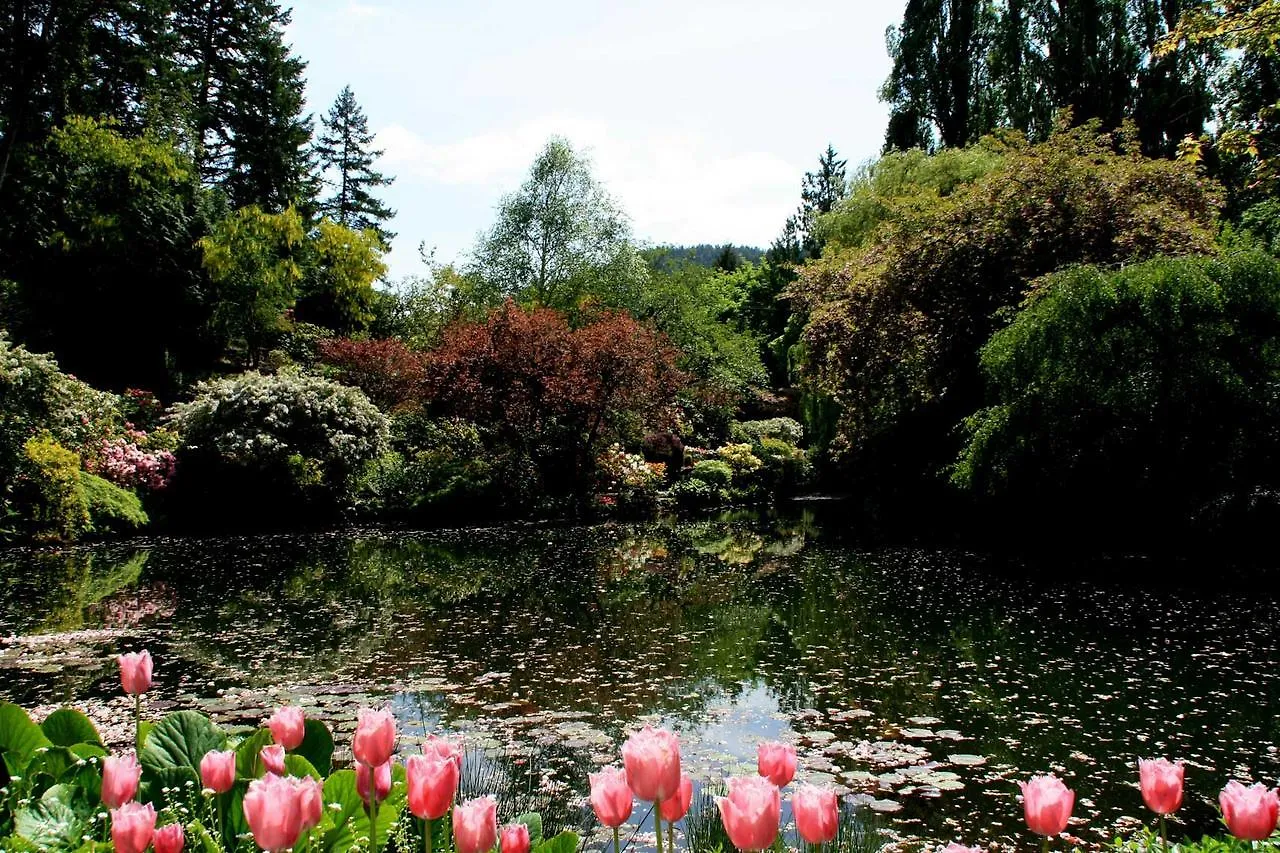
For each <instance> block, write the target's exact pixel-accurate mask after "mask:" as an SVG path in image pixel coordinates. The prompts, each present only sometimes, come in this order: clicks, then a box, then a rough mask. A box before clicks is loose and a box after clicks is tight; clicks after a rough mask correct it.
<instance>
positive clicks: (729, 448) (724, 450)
mask: <svg viewBox="0 0 1280 853" xmlns="http://www.w3.org/2000/svg"><path fill="white" fill-rule="evenodd" d="M716 456H717V457H719V459H720V461H721V462H724V463H725V464H726V465H728V466H729V468H730V469H732V471H733V478H734V479H735V480H741V479H745V478H747V477H749V476H751V475H752V474H754V473H755V472H756V471H759V470H760V466H761V464H762V463H761V462H760V458H759V457H758V456H756V455H755V454H754V453H752V452H751V445H749V444H726V445H725V446H723V447H721V448H719V449H718V450H717V451H716Z"/></svg>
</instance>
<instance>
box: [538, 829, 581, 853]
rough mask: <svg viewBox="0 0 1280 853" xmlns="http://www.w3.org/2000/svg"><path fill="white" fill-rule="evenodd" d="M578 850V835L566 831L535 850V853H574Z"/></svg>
mask: <svg viewBox="0 0 1280 853" xmlns="http://www.w3.org/2000/svg"><path fill="white" fill-rule="evenodd" d="M577 849H578V833H576V832H572V831H570V830H568V829H566V830H565V831H564V832H562V833H560V834H559V835H557V836H555V837H554V838H548V839H547V840H546V841H544V842H542V843H541V844H539V845H537V846H536V847H534V848H533V853H574V851H576V850H577Z"/></svg>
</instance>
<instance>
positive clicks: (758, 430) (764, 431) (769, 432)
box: [729, 418, 804, 445]
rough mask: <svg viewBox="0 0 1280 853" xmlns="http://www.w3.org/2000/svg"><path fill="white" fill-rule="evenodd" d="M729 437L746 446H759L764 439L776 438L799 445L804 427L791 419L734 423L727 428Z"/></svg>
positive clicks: (802, 439) (802, 438)
mask: <svg viewBox="0 0 1280 853" xmlns="http://www.w3.org/2000/svg"><path fill="white" fill-rule="evenodd" d="M729 435H730V436H731V437H732V438H733V440H734V441H736V442H742V443H746V444H759V443H760V441H761V439H764V438H778V439H782V440H783V441H785V442H788V443H789V444H795V445H799V444H801V443H802V442H803V441H804V427H803V426H801V425H800V422H799V421H797V420H793V419H792V418H769V419H767V420H763V421H741V422H734V424H733V425H732V426H731V427H730V428H729Z"/></svg>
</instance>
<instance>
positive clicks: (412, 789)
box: [361, 752, 629, 820]
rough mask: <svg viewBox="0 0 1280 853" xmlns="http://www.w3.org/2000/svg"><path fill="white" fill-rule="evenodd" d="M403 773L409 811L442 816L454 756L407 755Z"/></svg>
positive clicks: (454, 788) (454, 776)
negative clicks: (406, 787)
mask: <svg viewBox="0 0 1280 853" xmlns="http://www.w3.org/2000/svg"><path fill="white" fill-rule="evenodd" d="M361 766H363V765H361ZM404 772H405V777H406V781H407V782H408V785H409V811H411V812H413V814H414V816H415V817H417V818H419V819H421V820H438V819H439V818H442V817H444V816H445V814H446V813H447V812H448V811H449V806H451V805H453V797H454V795H455V794H456V793H457V792H458V778H459V777H458V765H457V764H455V763H454V761H453V759H452V758H448V757H445V756H442V755H440V754H439V753H435V752H433V753H432V754H430V755H410V756H409V758H408V759H407V760H406V761H405V763H404ZM628 796H629V795H628Z"/></svg>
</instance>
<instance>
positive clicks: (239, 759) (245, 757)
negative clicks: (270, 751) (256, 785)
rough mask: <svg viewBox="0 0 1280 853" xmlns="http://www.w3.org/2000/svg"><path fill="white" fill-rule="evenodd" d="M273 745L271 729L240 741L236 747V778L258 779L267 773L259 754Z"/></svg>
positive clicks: (263, 730)
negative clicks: (264, 748) (266, 747)
mask: <svg viewBox="0 0 1280 853" xmlns="http://www.w3.org/2000/svg"><path fill="white" fill-rule="evenodd" d="M273 743H275V741H274V740H272V738H271V730H270V729H258V730H257V731H255V732H254V733H253V734H251V735H249V736H248V737H246V738H245V739H244V740H242V741H240V743H239V744H237V746H236V776H238V777H240V778H241V779H257V778H258V777H259V776H261V775H262V774H263V773H265V772H266V768H264V767H263V766H262V758H261V757H260V756H259V753H260V752H262V748H263V747H264V746H271V744H273Z"/></svg>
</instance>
